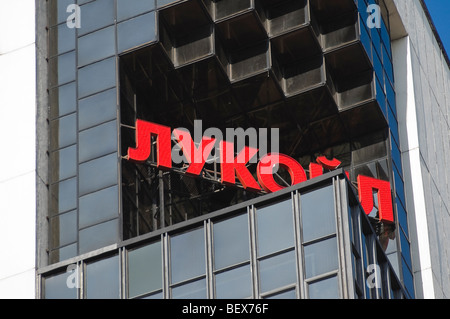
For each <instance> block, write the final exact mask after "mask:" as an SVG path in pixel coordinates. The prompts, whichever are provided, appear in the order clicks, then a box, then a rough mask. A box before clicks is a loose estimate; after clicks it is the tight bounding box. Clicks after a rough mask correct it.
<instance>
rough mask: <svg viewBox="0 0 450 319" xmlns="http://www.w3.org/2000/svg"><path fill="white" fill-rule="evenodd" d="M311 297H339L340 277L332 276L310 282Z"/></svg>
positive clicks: (309, 291)
mask: <svg viewBox="0 0 450 319" xmlns="http://www.w3.org/2000/svg"><path fill="white" fill-rule="evenodd" d="M308 293H309V298H310V299H338V298H339V286H338V278H337V277H331V278H327V279H323V280H319V281H315V282H312V283H310V284H308Z"/></svg>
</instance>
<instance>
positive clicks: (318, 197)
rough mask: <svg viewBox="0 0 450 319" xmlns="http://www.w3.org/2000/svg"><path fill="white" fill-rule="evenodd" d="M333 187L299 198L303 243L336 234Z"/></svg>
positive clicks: (302, 195)
mask: <svg viewBox="0 0 450 319" xmlns="http://www.w3.org/2000/svg"><path fill="white" fill-rule="evenodd" d="M334 206H335V205H334V194H333V185H330V186H327V187H324V188H321V189H319V190H315V191H312V192H309V193H306V194H301V196H300V207H301V218H302V227H303V228H302V232H303V241H304V242H308V241H310V240H313V239H317V238H320V237H323V236H327V235H330V234H334V233H335V232H336V215H335V211H334V210H335V208H334Z"/></svg>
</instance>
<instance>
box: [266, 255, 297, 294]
mask: <svg viewBox="0 0 450 319" xmlns="http://www.w3.org/2000/svg"><path fill="white" fill-rule="evenodd" d="M259 272H260V283H261V287H260V288H261V292H262V293H265V292H269V291H271V290H274V289H276V288H279V287H283V286H287V285H290V284H295V283H296V282H297V272H296V256H295V251H293V250H292V251H289V252H287V253H283V254H280V255H277V256H275V257H272V258H267V259H262V260H261V261H260V262H259Z"/></svg>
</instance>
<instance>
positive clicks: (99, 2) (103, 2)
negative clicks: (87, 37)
mask: <svg viewBox="0 0 450 319" xmlns="http://www.w3.org/2000/svg"><path fill="white" fill-rule="evenodd" d="M115 11H116V10H115V5H114V1H111V0H96V1H92V2H89V3H87V4H85V5H83V6H81V12H82V20H81V26H82V27H81V28H80V29H79V30H78V35H83V34H87V33H89V32H92V31H94V30H97V29H100V28H103V27H106V26H108V25H111V24H113V23H114V17H115Z"/></svg>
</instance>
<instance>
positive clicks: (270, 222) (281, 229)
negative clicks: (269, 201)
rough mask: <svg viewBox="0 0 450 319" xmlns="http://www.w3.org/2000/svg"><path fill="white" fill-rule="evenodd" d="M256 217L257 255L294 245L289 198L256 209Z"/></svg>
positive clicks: (292, 219)
mask: <svg viewBox="0 0 450 319" xmlns="http://www.w3.org/2000/svg"><path fill="white" fill-rule="evenodd" d="M256 218H257V238H258V239H257V242H258V256H264V255H267V254H270V253H273V252H276V251H278V250H281V249H285V248H289V247H292V246H293V245H294V217H293V214H292V201H291V200H290V199H289V200H286V201H283V202H281V203H277V204H274V205H271V206H267V207H264V208H259V209H257V212H256Z"/></svg>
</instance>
